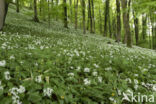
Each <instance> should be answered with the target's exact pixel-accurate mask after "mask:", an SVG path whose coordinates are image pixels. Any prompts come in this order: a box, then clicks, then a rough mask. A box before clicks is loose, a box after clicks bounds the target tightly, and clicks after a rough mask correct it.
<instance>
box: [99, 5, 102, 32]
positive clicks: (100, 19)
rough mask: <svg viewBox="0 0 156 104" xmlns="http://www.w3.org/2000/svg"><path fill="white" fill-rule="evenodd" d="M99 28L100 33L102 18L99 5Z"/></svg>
mask: <svg viewBox="0 0 156 104" xmlns="http://www.w3.org/2000/svg"><path fill="white" fill-rule="evenodd" d="M99 29H100V34H102V18H101V7H100V5H99Z"/></svg>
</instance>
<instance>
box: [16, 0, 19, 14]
mask: <svg viewBox="0 0 156 104" xmlns="http://www.w3.org/2000/svg"><path fill="white" fill-rule="evenodd" d="M16 12H17V13H19V0H16Z"/></svg>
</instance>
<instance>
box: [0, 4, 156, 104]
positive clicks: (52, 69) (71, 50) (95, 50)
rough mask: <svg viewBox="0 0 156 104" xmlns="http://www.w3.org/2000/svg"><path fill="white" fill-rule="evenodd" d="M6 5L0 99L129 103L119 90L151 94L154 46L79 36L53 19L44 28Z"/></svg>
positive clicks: (41, 103)
mask: <svg viewBox="0 0 156 104" xmlns="http://www.w3.org/2000/svg"><path fill="white" fill-rule="evenodd" d="M12 8H14V7H13V6H11V7H10V8H9V14H8V17H7V25H6V27H5V29H4V31H6V32H3V33H2V32H1V33H0V104H12V103H14V104H21V103H23V104H122V103H123V104H129V103H130V102H128V101H126V100H123V94H125V93H126V94H128V93H131V92H133V93H134V94H138V93H140V94H145V95H154V96H155V97H156V80H155V79H156V52H155V51H153V50H149V49H144V48H139V47H136V46H133V48H127V47H126V46H125V45H123V44H121V43H119V44H118V43H115V42H114V41H113V40H111V39H108V38H103V37H102V36H95V35H94V34H89V33H88V34H87V35H86V36H84V35H82V31H81V30H77V31H75V30H74V29H73V28H72V26H71V27H70V29H64V28H63V25H62V24H60V23H59V22H56V21H52V24H53V25H52V26H51V28H48V24H46V22H44V21H42V22H41V23H33V22H32V21H31V17H29V16H28V15H27V14H24V11H25V10H27V9H24V10H23V12H22V13H20V14H16V13H15V11H14V10H13V9H12ZM27 11H29V10H27ZM30 12H31V11H30ZM17 18H18V19H17ZM132 104H135V102H133V103H132Z"/></svg>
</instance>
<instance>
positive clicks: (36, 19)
mask: <svg viewBox="0 0 156 104" xmlns="http://www.w3.org/2000/svg"><path fill="white" fill-rule="evenodd" d="M34 21H35V22H39V19H38V13H37V0H34Z"/></svg>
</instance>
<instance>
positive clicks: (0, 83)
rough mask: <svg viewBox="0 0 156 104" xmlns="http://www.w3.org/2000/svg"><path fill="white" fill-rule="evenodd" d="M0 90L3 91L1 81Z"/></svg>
mask: <svg viewBox="0 0 156 104" xmlns="http://www.w3.org/2000/svg"><path fill="white" fill-rule="evenodd" d="M0 90H3V86H2V82H1V81H0Z"/></svg>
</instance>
